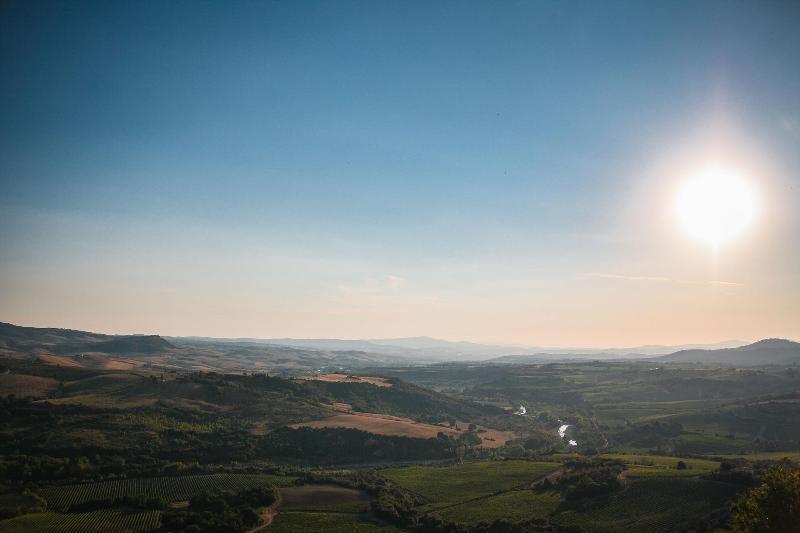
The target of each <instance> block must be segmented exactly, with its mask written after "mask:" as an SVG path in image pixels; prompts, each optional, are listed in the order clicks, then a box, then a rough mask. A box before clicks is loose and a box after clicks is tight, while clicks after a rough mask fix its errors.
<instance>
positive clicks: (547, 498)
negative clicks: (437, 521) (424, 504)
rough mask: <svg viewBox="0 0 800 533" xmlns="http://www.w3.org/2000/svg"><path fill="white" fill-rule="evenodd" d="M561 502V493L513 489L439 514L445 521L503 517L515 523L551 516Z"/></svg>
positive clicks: (491, 519)
mask: <svg viewBox="0 0 800 533" xmlns="http://www.w3.org/2000/svg"><path fill="white" fill-rule="evenodd" d="M558 503H559V494H558V492H555V491H548V492H534V491H533V490H530V489H523V490H512V491H509V492H504V493H502V494H497V495H495V496H490V497H488V498H482V499H479V500H470V501H468V502H465V503H461V504H459V505H455V506H453V507H448V508H446V509H442V510H441V511H437V512H436V515H437V516H438V517H439V518H441V519H443V520H447V521H450V522H461V523H464V524H477V523H478V522H490V523H491V522H494V521H495V520H499V519H506V520H510V521H512V522H514V521H521V520H530V519H531V518H547V517H548V516H549V515H550V514H551V513H553V512H555V510H556V508H558Z"/></svg>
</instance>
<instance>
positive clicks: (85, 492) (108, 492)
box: [39, 474, 295, 510]
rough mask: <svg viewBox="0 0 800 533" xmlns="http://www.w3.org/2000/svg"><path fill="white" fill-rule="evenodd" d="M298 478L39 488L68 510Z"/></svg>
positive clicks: (215, 477) (222, 477)
mask: <svg viewBox="0 0 800 533" xmlns="http://www.w3.org/2000/svg"><path fill="white" fill-rule="evenodd" d="M294 479H295V478H292V477H287V476H278V475H257V474H252V475H251V474H210V475H203V476H181V477H155V478H141V479H119V480H114V481H101V482H98V483H84V484H80V485H64V486H60V487H49V488H46V489H42V490H41V491H39V493H40V495H41V496H42V497H43V498H44V499H45V500H47V502H48V504H49V506H50V508H51V509H59V510H67V509H69V507H70V506H71V505H76V504H81V503H86V502H92V501H99V500H113V499H115V498H121V497H123V496H136V495H144V496H155V497H160V498H163V499H164V500H166V501H178V500H187V499H189V498H191V497H192V496H194V495H195V494H199V493H201V492H204V491H208V490H213V489H219V490H230V491H237V490H242V489H247V488H251V487H259V486H264V485H276V486H281V485H289V484H291V483H292V482H293V481H294Z"/></svg>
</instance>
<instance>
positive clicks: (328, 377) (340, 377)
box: [302, 374, 392, 387]
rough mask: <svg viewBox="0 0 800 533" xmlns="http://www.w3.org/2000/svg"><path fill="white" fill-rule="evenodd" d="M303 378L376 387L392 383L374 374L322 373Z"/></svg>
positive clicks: (389, 385) (387, 385) (388, 385)
mask: <svg viewBox="0 0 800 533" xmlns="http://www.w3.org/2000/svg"><path fill="white" fill-rule="evenodd" d="M302 379H307V380H311V381H326V382H329V383H369V384H370V385H375V386H376V387H391V386H392V384H391V383H389V381H388V380H387V379H386V378H379V377H374V376H349V375H347V374H320V375H317V376H306V377H303V378H302Z"/></svg>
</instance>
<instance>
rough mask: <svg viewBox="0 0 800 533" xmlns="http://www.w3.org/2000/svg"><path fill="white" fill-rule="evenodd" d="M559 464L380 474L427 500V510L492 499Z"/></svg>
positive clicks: (509, 463) (495, 463)
mask: <svg viewBox="0 0 800 533" xmlns="http://www.w3.org/2000/svg"><path fill="white" fill-rule="evenodd" d="M559 466H560V465H559V464H558V463H549V462H535V461H522V460H512V461H484V462H477V463H467V464H462V465H449V466H410V467H405V468H388V469H385V470H383V471H381V473H382V474H383V475H384V477H386V478H387V479H389V480H391V481H393V482H395V483H397V484H398V485H400V486H401V487H404V488H406V489H408V490H410V491H412V492H414V493H416V494H418V495H420V496H422V497H424V498H426V499H427V500H428V502H429V503H428V505H426V506H425V509H426V510H436V509H441V508H444V507H447V506H451V505H457V504H459V503H462V502H465V501H467V500H471V499H474V498H479V497H482V496H490V495H492V494H494V493H496V492H499V491H506V490H510V489H513V488H515V487H520V488H522V487H524V486H527V485H528V484H530V483H531V482H533V481H535V480H537V479H539V478H541V477H543V476H545V475H546V474H548V473H549V472H552V471H553V470H555V469H556V468H558V467H559Z"/></svg>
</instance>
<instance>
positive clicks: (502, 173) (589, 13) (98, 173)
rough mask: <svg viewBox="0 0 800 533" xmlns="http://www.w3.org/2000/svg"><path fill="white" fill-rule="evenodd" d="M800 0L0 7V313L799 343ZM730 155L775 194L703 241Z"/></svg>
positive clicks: (243, 331) (333, 333)
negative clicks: (686, 199) (680, 219)
mask: <svg viewBox="0 0 800 533" xmlns="http://www.w3.org/2000/svg"><path fill="white" fill-rule="evenodd" d="M798 27H800V4H798V3H797V2H789V1H786V2H775V1H764V2H737V1H721V2H714V1H699V2H697V1H692V2H681V1H672V2H640V1H632V2H599V1H579V2H544V1H541V2H512V1H509V2H390V1H379V2H375V1H364V2H348V1H337V2H327V1H326V2H306V1H298V2H288V1H287V2H266V1H264V2H181V1H175V2H156V1H142V2H107V1H104V2H90V1H87V2H37V1H15V0H7V1H5V2H3V3H2V4H0V79H1V80H2V83H0V321H5V322H12V323H16V324H20V325H28V326H48V327H67V328H74V329H84V330H92V331H100V332H109V333H158V334H162V335H175V336H177V335H204V336H217V337H245V336H246V337H264V338H266V337H300V338H304V337H315V338H316V337H328V338H377V337H403V336H417V335H429V336H433V337H440V338H446V339H451V340H470V341H477V342H494V343H498V342H499V343H508V344H518V345H531V346H582V347H612V346H635V345H640V344H683V343H697V342H716V341H722V340H730V339H740V340H744V341H748V340H756V339H759V338H764V337H784V338H792V339H797V340H800V188H799V186H800V68H798V65H799V63H798V53H800V32H798V31H797V28H798ZM709 164H718V165H723V166H725V167H726V168H730V169H734V170H735V171H736V172H737V173H740V174H741V175H742V176H745V178H746V179H747V180H748V183H750V185H751V186H752V189H753V190H754V191H755V193H754V196H755V198H756V200H755V201H756V205H757V214H756V216H755V218H754V221H753V223H752V224H751V225H750V226H749V227H748V228H746V229H745V230H744V231H743V232H742V234H741V235H740V236H739V237H738V238H737V239H735V240H733V241H731V242H727V243H725V244H724V245H723V246H720V247H719V248H718V249H716V250H712V249H711V247H709V246H708V245H707V243H702V242H698V241H697V240H696V239H693V238H692V237H691V235H689V234H688V232H687V231H685V229H684V228H681V227H680V224H678V223H677V221H676V217H675V198H676V197H677V195H678V191H680V188H681V186H682V184H683V183H684V182H685V181H686V180H687V179H688V178H689V177H690V176H692V175H693V174H694V173H697V172H698V169H702V168H705V166H707V165H709Z"/></svg>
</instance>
